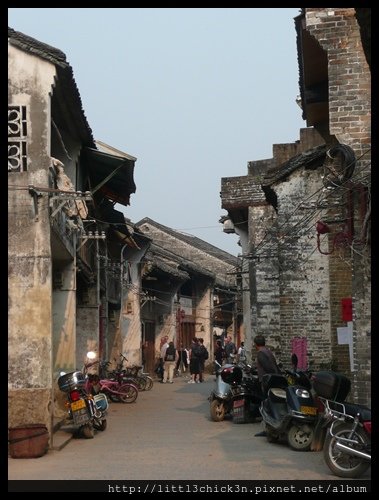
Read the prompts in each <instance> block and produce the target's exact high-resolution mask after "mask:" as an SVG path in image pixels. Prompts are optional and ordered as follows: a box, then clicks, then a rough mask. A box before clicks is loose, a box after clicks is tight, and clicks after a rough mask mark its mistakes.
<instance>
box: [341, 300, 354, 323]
mask: <svg viewBox="0 0 379 500" xmlns="http://www.w3.org/2000/svg"><path fill="white" fill-rule="evenodd" d="M341 308H342V321H353V303H352V300H351V297H348V298H346V299H341Z"/></svg>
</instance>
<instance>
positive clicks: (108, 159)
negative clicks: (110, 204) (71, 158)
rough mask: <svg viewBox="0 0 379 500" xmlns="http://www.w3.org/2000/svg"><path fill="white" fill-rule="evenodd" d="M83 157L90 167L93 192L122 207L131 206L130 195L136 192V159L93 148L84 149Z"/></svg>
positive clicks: (89, 172) (89, 173)
mask: <svg viewBox="0 0 379 500" xmlns="http://www.w3.org/2000/svg"><path fill="white" fill-rule="evenodd" d="M83 156H84V159H85V162H86V164H87V166H88V175H89V178H90V182H91V192H92V193H93V194H95V193H96V192H100V193H101V194H103V195H104V196H105V197H106V198H109V199H111V200H113V201H115V202H117V203H120V204H121V205H130V203H129V200H130V195H131V194H132V193H135V192H136V185H135V183H134V164H135V162H136V158H134V157H133V156H130V155H127V154H125V155H124V156H116V155H111V154H108V153H104V152H103V151H99V150H97V149H92V148H84V150H83Z"/></svg>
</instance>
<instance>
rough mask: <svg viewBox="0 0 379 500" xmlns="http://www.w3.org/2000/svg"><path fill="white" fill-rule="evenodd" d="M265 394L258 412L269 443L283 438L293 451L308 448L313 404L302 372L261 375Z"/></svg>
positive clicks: (314, 414)
mask: <svg viewBox="0 0 379 500" xmlns="http://www.w3.org/2000/svg"><path fill="white" fill-rule="evenodd" d="M262 383H263V390H264V392H265V394H267V397H266V399H265V400H264V401H263V402H262V404H261V407H260V412H261V415H262V420H263V422H264V426H265V431H266V436H267V440H268V441H269V442H275V441H278V440H279V439H280V438H286V439H287V442H288V444H289V446H290V447H291V448H292V449H293V450H296V451H308V450H309V449H310V446H311V443H312V440H313V434H314V428H315V426H316V422H317V411H318V409H317V405H316V402H315V400H314V398H313V396H312V393H311V381H310V379H309V377H308V375H307V374H306V373H305V372H304V371H300V370H299V371H297V369H296V366H295V370H293V371H289V370H286V371H285V375H281V374H266V375H264V376H263V380H262Z"/></svg>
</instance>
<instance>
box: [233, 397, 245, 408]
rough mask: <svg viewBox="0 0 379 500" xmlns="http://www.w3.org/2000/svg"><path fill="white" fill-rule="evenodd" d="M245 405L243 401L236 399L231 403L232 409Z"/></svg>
mask: <svg viewBox="0 0 379 500" xmlns="http://www.w3.org/2000/svg"><path fill="white" fill-rule="evenodd" d="M244 404H245V401H244V400H243V399H236V400H235V401H233V408H239V407H241V406H243V405H244Z"/></svg>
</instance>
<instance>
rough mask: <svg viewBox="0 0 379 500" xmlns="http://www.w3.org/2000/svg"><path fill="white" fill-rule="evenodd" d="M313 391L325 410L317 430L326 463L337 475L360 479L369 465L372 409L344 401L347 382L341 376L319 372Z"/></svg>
mask: <svg viewBox="0 0 379 500" xmlns="http://www.w3.org/2000/svg"><path fill="white" fill-rule="evenodd" d="M313 388H314V390H315V391H316V393H317V396H318V399H319V400H320V402H321V403H322V405H323V408H324V411H323V412H322V413H320V414H319V423H318V427H319V429H323V430H324V432H322V431H321V432H319V442H320V441H323V447H322V449H323V456H324V459H325V463H326V464H327V466H328V467H329V469H330V470H331V471H332V472H333V474H335V475H336V476H339V477H343V478H357V477H360V476H362V475H363V474H364V473H365V472H366V471H367V469H368V468H369V467H370V465H371V409H370V408H368V407H367V406H364V405H358V404H353V403H346V402H345V399H346V397H347V395H348V393H349V391H350V380H349V379H348V378H347V377H345V376H344V375H342V374H338V373H335V372H332V371H323V372H318V373H316V374H315V376H314V380H313Z"/></svg>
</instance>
